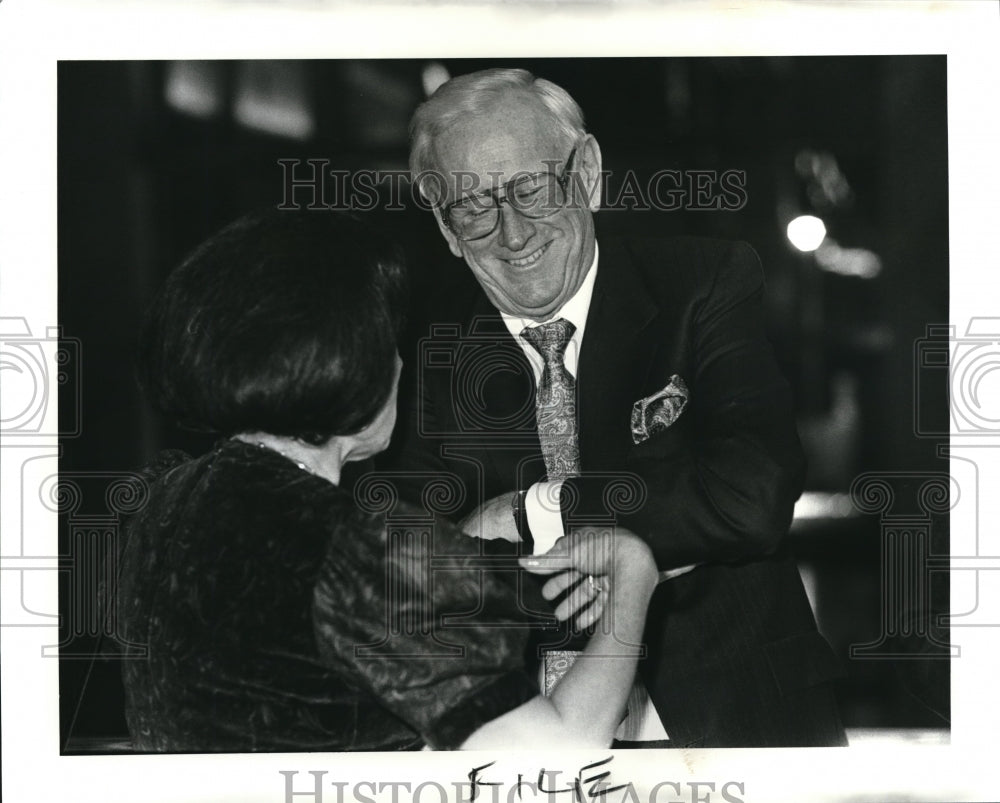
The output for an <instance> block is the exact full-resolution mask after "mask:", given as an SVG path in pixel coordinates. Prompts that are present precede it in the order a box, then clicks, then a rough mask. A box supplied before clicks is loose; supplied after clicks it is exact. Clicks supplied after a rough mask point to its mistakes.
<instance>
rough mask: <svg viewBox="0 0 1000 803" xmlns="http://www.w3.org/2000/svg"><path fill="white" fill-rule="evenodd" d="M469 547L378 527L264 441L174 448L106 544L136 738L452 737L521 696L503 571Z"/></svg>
mask: <svg viewBox="0 0 1000 803" xmlns="http://www.w3.org/2000/svg"><path fill="white" fill-rule="evenodd" d="M174 454H178V453H174ZM174 462H175V463H176V462H177V461H176V460H175V461H174ZM432 555H433V563H432V561H431V556H432ZM478 555H479V545H478V542H477V541H476V540H475V539H472V538H468V537H466V536H464V535H462V534H461V533H460V532H458V530H457V529H456V528H454V527H453V526H452V525H448V524H447V523H443V522H440V521H439V522H437V524H436V525H435V527H434V528H433V545H431V544H430V542H428V541H427V540H426V538H421V537H420V536H419V535H416V534H414V533H413V532H410V533H405V532H404V533H402V534H400V533H396V532H390V530H389V529H388V528H387V527H386V525H385V521H384V519H383V518H382V517H381V516H380V515H378V514H374V513H366V512H363V511H361V510H360V509H359V508H358V506H357V505H356V504H355V502H354V499H353V498H352V496H351V494H349V493H347V492H346V491H343V490H341V489H340V488H338V487H336V486H334V485H332V484H331V483H329V482H327V481H326V480H324V479H322V478H320V477H316V476H314V475H312V474H309V473H308V472H306V471H304V470H302V469H300V468H299V467H298V466H296V465H295V464H294V463H292V462H291V461H289V460H287V459H286V458H284V457H282V456H281V455H278V454H277V453H275V452H272V451H270V450H267V449H262V448H259V447H256V446H252V445H249V444H246V443H242V442H240V441H235V440H229V441H225V442H222V443H220V444H219V445H218V446H217V447H216V449H215V450H214V451H213V452H210V453H208V454H206V455H204V456H203V457H200V458H198V459H193V460H192V459H187V460H183V462H179V464H177V465H174V466H173V467H171V468H169V470H167V471H166V472H165V473H162V474H161V476H160V477H159V478H158V479H156V480H155V481H154V482H153V484H152V485H151V488H150V501H149V503H148V504H147V505H146V506H145V507H144V508H143V509H142V510H141V511H140V512H139V513H138V514H136V516H135V517H134V518H133V520H132V521H131V522H130V525H129V538H128V542H127V545H126V548H125V550H124V553H123V556H122V563H121V578H120V583H119V594H118V603H119V617H120V622H121V625H120V626H121V628H122V629H121V631H120V632H122V633H123V635H124V637H125V639H126V640H127V641H128V642H130V643H132V644H137V643H138V644H143V645H146V646H147V647H148V658H143V659H126V660H124V661H123V665H124V670H123V673H124V682H125V692H126V716H127V720H128V725H129V730H130V733H131V735H132V739H133V741H134V745H135V748H136V749H137V750H140V751H151V752H210V751H233V752H236V751H238V752H247V751H311V750H322V751H341V750H394V749H419V748H421V747H423V746H425V745H429V746H431V747H434V748H438V749H451V748H455V747H457V746H459V745H460V744H461V743H462V742H463V741H464V740H465V739H466V738H467V737H468V736H469V735H470V734H471V733H472V732H473V731H474V730H476V729H477V728H478V727H479V726H480V725H482V724H484V723H485V722H487V721H489V720H491V719H494V718H495V717H497V716H499V715H501V714H503V713H505V712H507V711H509V710H511V709H513V708H515V707H517V706H518V705H520V704H522V703H523V702H525V701H527V700H528V699H530V698H531V697H533V696H534V695H535V694H537V693H538V688H537V684H536V682H535V681H534V680H533V679H532V678H531V677H530V676H529V674H528V673H527V672H526V671H525V670H524V666H523V652H524V646H525V642H526V636H527V631H526V630H525V629H524V628H523V627H522V626H518V622H519V616H518V612H517V605H516V598H515V593H514V591H513V590H512V584H510V583H509V582H508V581H507V580H506V579H505V576H506V575H508V574H509V573H502V572H501V573H493V572H486V571H482V570H480V569H477V568H474V566H473V564H474V562H475V558H476V557H478ZM458 614H460V615H461V616H460V617H456V615H458ZM446 615H451V619H444V618H443V617H445V616H446ZM458 619H460V621H458ZM449 621H450V622H452V624H449Z"/></svg>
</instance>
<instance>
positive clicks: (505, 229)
mask: <svg viewBox="0 0 1000 803" xmlns="http://www.w3.org/2000/svg"><path fill="white" fill-rule="evenodd" d="M534 233H535V227H534V224H533V223H532V222H531V220H530V219H529V218H526V217H525V216H524V215H522V214H521V213H520V212H518V211H517V210H515V209H512V208H511V206H510V204H507V205H506V206H501V207H500V245H502V246H503V247H504V248H506V249H508V250H509V251H520V250H521V249H522V248H524V244H525V243H526V242H528V240H530V239H531V235H533V234H534Z"/></svg>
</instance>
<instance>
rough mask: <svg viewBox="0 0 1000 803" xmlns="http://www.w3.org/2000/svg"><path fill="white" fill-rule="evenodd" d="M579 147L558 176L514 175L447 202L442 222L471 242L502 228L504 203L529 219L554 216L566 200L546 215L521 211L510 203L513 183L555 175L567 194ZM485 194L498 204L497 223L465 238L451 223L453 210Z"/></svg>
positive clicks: (547, 172)
mask: <svg viewBox="0 0 1000 803" xmlns="http://www.w3.org/2000/svg"><path fill="white" fill-rule="evenodd" d="M579 147H580V146H579V145H576V146H574V147H573V150H571V151H570V152H569V156H568V157H567V158H566V166H565V167H564V168H563V169H562V173H561V174H560V175H558V176H556V175H555V173H553V172H552V171H551V170H542V171H539V172H538V173H526V174H525V175H522V176H514V178H512V179H511V180H510V181H508V182H506V183H505V184H503V186H500V187H497V188H496V189H494V190H486V191H484V192H480V193H476V194H475V195H465V196H463V197H461V198H459V199H457V200H455V201H452V202H451V203H450V204H447V205H446V206H442V207H439V208H438V215H439V216H440V217H441V222H442V223H443V224H444V226H445V228H446V229H448V231H450V232H451V233H452V234H453V235H455V237H456V238H458V240H459V241H460V242H463V243H471V242H475V241H477V240H485V239H486V238H487V237H489V236H490V235H492V234H495V233H496V230H497V229H499V228H500V219H501V218H502V217H503V205H504V204H505V203H506V204H508V205H510V208H511V209H513V210H514V211H515V212H517V213H518V214H519V215H521V217H524V218H526V219H528V220H544V219H545V218H547V217H552V216H553V215H554V214H556V213H557V212H560V211H562V210H563V209H565V208H566V203H565V201H564V202H563V203H562V205H560V206H558V207H556V208H555V209H553V210H552V211H551V212H546V213H545V214H544V215H538V216H535V217H532V216H531V215H526V214H524V212H523V211H521V210H520V209H518V208H517V207H516V206H514V205H513V204H511V203H510V197H509V196H510V188H511V185H513V184H520V183H521V182H524V181H527V180H528V179H531V178H538V177H539V176H555V179H556V183H557V184H558V185H559V189H561V190H562V191H563V195H565V194H566V184H567V182H568V181H569V173H570V170H572V169H573V159H574V158H575V157H576V152H577V151H578V150H579ZM501 192H503V197H502V198H501V197H500V195H499V194H500V193H501ZM485 196H490V197H491V198H492V199H493V203H494V205H495V206H496V210H497V219H496V223H494V224H493V228H492V229H490V230H489V231H488V232H486V233H485V234H480V235H479V236H478V237H468V238H463V237H462V236H461V235H460V234H459V233H458V232H457V231H455V229H454V228H453V227H452V225H451V221H450V220H449V219H448V217H449V215H450V213H451V210H452V209H453V208H454V207H456V206H458V205H459V204H460V203H464V202H465V201H466V200H468V199H469V198H475V197H485Z"/></svg>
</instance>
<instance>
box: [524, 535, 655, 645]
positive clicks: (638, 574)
mask: <svg viewBox="0 0 1000 803" xmlns="http://www.w3.org/2000/svg"><path fill="white" fill-rule="evenodd" d="M521 565H522V566H523V567H524V568H525V569H526V570H527V571H529V572H532V573H533V574H552V573H554V572H559V574H557V575H556V576H555V577H553V578H552V579H551V580H549V581H548V582H547V583H546V584H545V586H544V587H543V588H542V595H543V596H544V597H545V598H546V599H548V600H552V599H555V598H557V597H558V596H559V595H561V594H564V593H566V591H567V590H568V589H569V593H568V594H567V595H566V598H565V599H564V600H562V602H560V603H559V605H558V607H557V608H556V611H555V615H556V618H557V619H559V621H566V620H567V619H570V618H572V617H573V616H576V620H575V624H576V627H577V628H579V629H581V630H582V629H584V628H586V627H589V626H590V625H592V624H593V623H594V622H596V621H597V620H598V619H600V617H601V614H602V613H603V612H604V606H605V603H606V601H607V597H608V594H607V592H608V591H610V590H611V588H612V587H613V585H614V583H615V581H616V580H617V579H620V578H623V577H624V578H627V581H628V583H629V584H630V585H635V586H637V587H639V588H642V589H645V590H648V593H649V594H652V591H653V588H654V587H655V585H656V579H657V575H656V565H655V563H654V562H653V555H652V552H650V549H649V547H648V546H647V545H646V543H645V542H644V541H643V540H642V539H641V538H639V536H637V535H636V534H635V533H633V532H631V531H630V530H626V529H625V528H624V527H617V528H610V527H608V528H601V529H597V528H588V529H577V530H574V531H573V532H571V533H570V534H568V535H565V536H563V537H562V538H560V539H559V540H558V541H556V542H555V544H554V545H553V547H552V549H550V550H549V551H548V552H546V553H545V554H544V555H536V556H531V557H525V558H522V559H521Z"/></svg>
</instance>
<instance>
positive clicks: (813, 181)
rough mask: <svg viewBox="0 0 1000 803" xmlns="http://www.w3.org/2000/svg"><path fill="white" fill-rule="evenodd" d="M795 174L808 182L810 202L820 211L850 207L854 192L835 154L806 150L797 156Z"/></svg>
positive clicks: (807, 188)
mask: <svg viewBox="0 0 1000 803" xmlns="http://www.w3.org/2000/svg"><path fill="white" fill-rule="evenodd" d="M795 172H796V173H798V174H799V176H800V177H801V178H802V179H804V180H805V182H806V194H807V195H808V196H809V201H810V202H811V203H812V204H813V205H814V206H816V207H817V208H819V209H823V208H829V207H834V206H840V207H842V206H848V205H849V204H850V202H851V201H853V200H854V191H853V190H852V189H851V185H850V184H848V183H847V178H845V176H844V174H843V173H842V172H841V171H840V166H839V165H838V164H837V160H836V158H834V156H833V154H831V153H827V152H826V151H814V150H810V149H808V148H807V149H805V150H801V151H799V152H798V153H797V154H795Z"/></svg>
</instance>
